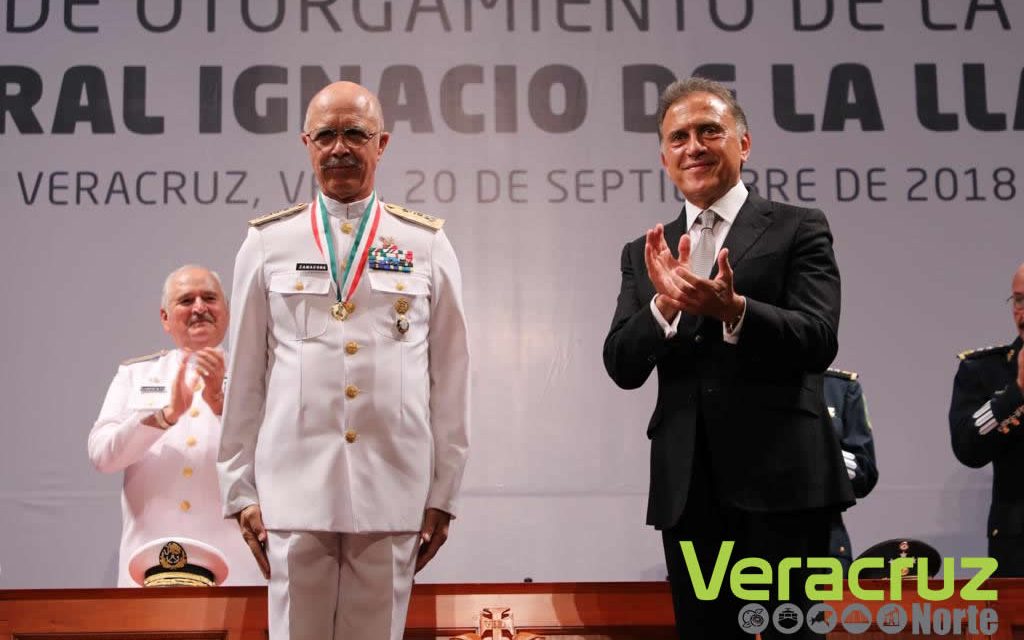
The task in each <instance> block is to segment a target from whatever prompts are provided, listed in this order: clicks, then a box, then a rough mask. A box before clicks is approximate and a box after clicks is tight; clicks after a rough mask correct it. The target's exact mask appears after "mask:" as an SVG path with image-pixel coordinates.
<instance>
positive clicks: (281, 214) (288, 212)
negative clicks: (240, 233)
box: [249, 202, 309, 227]
mask: <svg viewBox="0 0 1024 640" xmlns="http://www.w3.org/2000/svg"><path fill="white" fill-rule="evenodd" d="M308 206H309V203H308V202H303V203H302V204H297V205H295V206H292V207H288V208H287V209H281V210H280V211H275V212H274V213H268V214H267V215H265V216H260V217H258V218H253V219H252V220H250V221H249V226H251V227H261V226H263V225H265V224H267V223H268V222H273V221H274V220H280V219H281V218H287V217H288V216H292V215H295V214H296V213H298V212H300V211H302V210H303V209H305V208H306V207H308Z"/></svg>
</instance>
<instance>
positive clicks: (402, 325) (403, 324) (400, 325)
mask: <svg viewBox="0 0 1024 640" xmlns="http://www.w3.org/2000/svg"><path fill="white" fill-rule="evenodd" d="M395 328H396V329H398V333H401V334H402V335H405V332H406V331H408V330H409V320H408V319H407V318H406V317H405V316H404V315H400V316H398V320H397V321H396V322H395Z"/></svg>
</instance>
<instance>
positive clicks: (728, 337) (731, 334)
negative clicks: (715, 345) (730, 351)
mask: <svg viewBox="0 0 1024 640" xmlns="http://www.w3.org/2000/svg"><path fill="white" fill-rule="evenodd" d="M746 317H747V299H746V298H743V311H740V319H739V320H737V321H736V326H735V327H733V328H732V331H729V328H728V327H726V326H725V324H722V340H724V341H725V342H728V343H729V344H737V343H739V341H740V331H741V330H742V329H743V319H744V318H746Z"/></svg>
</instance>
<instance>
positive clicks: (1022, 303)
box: [1006, 293, 1024, 309]
mask: <svg viewBox="0 0 1024 640" xmlns="http://www.w3.org/2000/svg"><path fill="white" fill-rule="evenodd" d="M1006 304H1012V305H1013V308H1014V309H1024V294H1020V293H1015V294H1013V295H1012V296H1010V297H1009V298H1007V299H1006Z"/></svg>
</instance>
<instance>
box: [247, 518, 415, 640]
mask: <svg viewBox="0 0 1024 640" xmlns="http://www.w3.org/2000/svg"><path fill="white" fill-rule="evenodd" d="M418 541H419V533H372V534H356V533H333V532H324V531H268V532H267V556H268V557H269V559H270V585H269V588H268V592H267V597H268V603H267V607H268V613H269V619H270V620H269V622H270V640H332V639H333V640H389V639H390V640H402V636H403V634H404V632H405V617H406V612H407V609H408V607H409V596H410V594H411V592H412V579H413V573H414V569H415V567H416V552H417V550H418V548H419V545H418Z"/></svg>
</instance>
